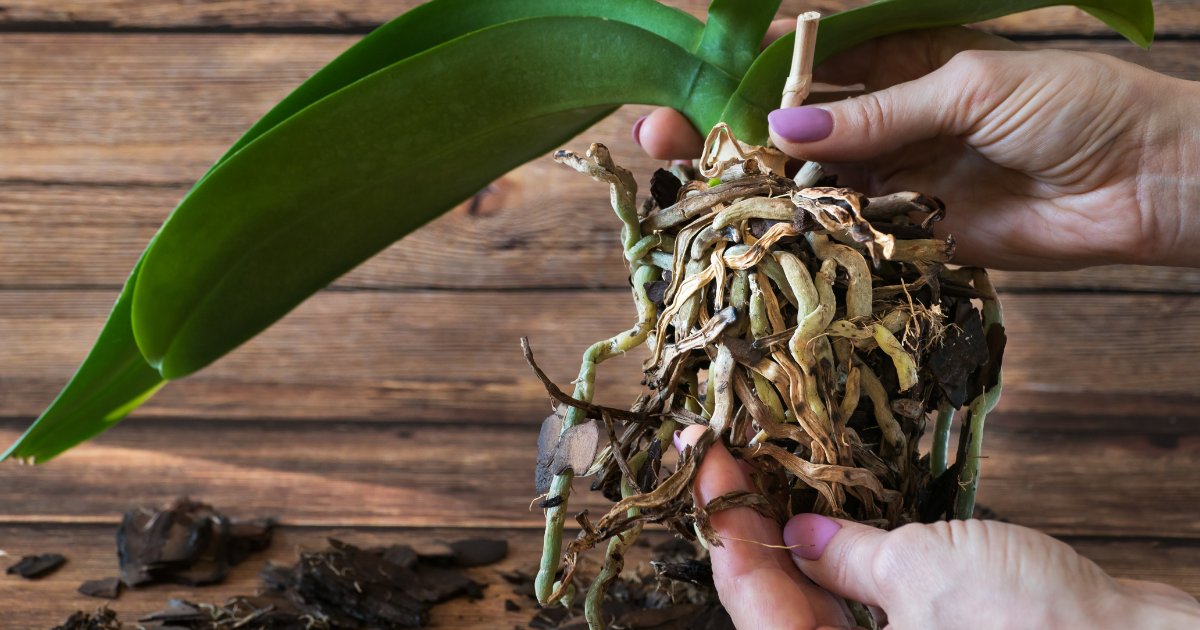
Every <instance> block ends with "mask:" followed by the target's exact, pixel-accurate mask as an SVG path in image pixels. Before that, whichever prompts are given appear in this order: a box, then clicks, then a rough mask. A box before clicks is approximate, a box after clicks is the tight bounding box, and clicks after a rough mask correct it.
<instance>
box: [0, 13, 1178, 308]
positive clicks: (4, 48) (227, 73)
mask: <svg viewBox="0 0 1200 630" xmlns="http://www.w3.org/2000/svg"><path fill="white" fill-rule="evenodd" d="M0 15H2V14H0ZM164 38H169V42H170V45H164V42H165V41H166V40H165V39H164ZM356 39H357V38H356V37H354V36H297V35H291V36H267V35H171V36H166V35H120V36H112V35H96V34H85V35H62V34H11V33H10V34H0V110H2V111H4V112H5V116H4V117H2V118H0V183H3V184H4V185H3V186H0V287H3V288H23V287H37V288H44V287H86V286H95V287H119V286H120V285H121V283H122V282H123V281H124V278H125V276H126V275H127V274H128V272H129V269H130V268H131V267H132V266H133V263H134V262H135V261H136V259H137V256H138V255H139V253H140V252H141V250H142V248H143V247H144V245H145V243H146V242H148V241H149V239H150V237H151V236H152V235H153V234H154V231H155V230H156V229H157V227H158V226H159V225H160V224H161V222H162V220H163V219H164V218H165V217H166V216H167V214H169V213H170V210H171V208H172V207H173V206H174V205H175V204H176V203H177V202H178V201H179V199H180V198H182V197H183V195H184V194H185V193H186V192H187V189H188V187H189V186H190V185H191V183H192V182H193V181H195V180H196V179H197V178H198V177H199V176H200V175H202V174H203V172H204V170H205V169H206V168H207V167H208V165H209V164H210V163H211V162H212V161H213V160H215V159H216V158H217V157H218V156H219V155H220V154H221V152H222V151H224V149H225V147H226V146H228V145H229V144H230V143H232V142H233V141H234V140H235V139H236V138H237V136H238V135H239V134H240V133H241V132H242V131H243V130H245V129H246V128H248V127H249V126H250V125H251V124H252V123H253V122H254V120H256V119H257V118H258V117H259V116H260V115H261V114H262V113H264V112H265V111H266V110H267V109H269V107H270V106H271V105H272V104H273V103H275V102H276V101H277V100H278V99H280V98H282V97H283V96H284V95H285V94H286V93H287V92H288V91H289V90H290V89H291V88H292V87H294V86H295V85H296V84H298V83H299V82H301V81H303V79H304V78H305V77H307V76H308V75H309V74H311V73H312V72H313V71H315V70H316V69H317V68H319V67H320V66H321V65H323V64H324V63H325V62H326V61H328V60H329V59H330V58H332V57H334V56H336V55H337V54H338V53H339V52H341V51H342V50H344V49H345V48H346V47H347V46H349V45H350V44H351V43H352V42H353V41H355V40H356ZM1031 45H1034V43H1031ZM1036 45H1040V46H1045V45H1052V46H1058V47H1064V48H1068V49H1072V50H1090V51H1100V52H1106V53H1110V54H1117V55H1122V56H1125V57H1126V58H1128V59H1130V60H1131V61H1134V62H1138V63H1142V64H1144V65H1147V66H1148V67H1151V68H1154V69H1156V70H1159V71H1163V72H1167V73H1169V74H1173V75H1176V76H1182V77H1190V78H1197V77H1200V61H1198V60H1200V55H1197V54H1196V51H1197V50H1200V45H1197V44H1194V43H1192V42H1164V43H1160V44H1159V45H1158V46H1156V48H1155V50H1154V51H1153V52H1152V53H1146V52H1144V51H1140V50H1138V49H1137V48H1136V47H1134V46H1132V45H1131V44H1128V43H1123V42H1118V41H1100V42H1096V41H1071V40H1064V41H1055V42H1038V43H1036ZM98 51H99V52H98ZM79 102H86V103H89V107H79V106H77V105H76V103H79ZM647 111H649V108H647V107H644V106H630V107H626V108H623V109H622V111H621V112H620V113H618V114H617V115H616V116H614V117H613V118H610V119H609V120H606V121H604V122H602V123H600V124H599V125H597V126H596V127H595V128H593V129H592V130H590V131H589V132H587V133H585V134H583V135H582V136H581V137H580V138H578V139H577V140H575V141H573V142H574V144H577V145H579V146H580V147H583V146H584V145H586V144H587V143H588V142H591V141H599V142H603V143H605V144H607V145H608V146H609V147H610V148H612V149H613V150H614V155H615V157H616V159H617V160H618V161H619V162H620V163H622V164H625V165H627V166H629V167H630V168H631V169H633V171H634V172H635V173H636V174H637V176H638V177H639V178H640V179H641V180H642V184H643V186H644V185H645V184H646V180H647V178H648V176H649V173H651V172H652V171H653V170H654V169H655V168H657V167H658V164H657V163H656V162H654V161H653V160H650V159H648V158H646V157H645V156H644V154H642V153H641V151H640V150H638V148H637V147H636V145H634V143H633V142H632V141H631V140H630V138H629V135H628V134H629V129H630V128H631V127H632V125H633V121H634V120H636V119H637V117H638V116H640V115H642V114H644V113H645V112H647ZM607 204H608V201H607V192H606V190H605V188H604V187H603V186H601V185H598V184H596V183H595V182H592V181H591V180H589V179H587V178H585V177H582V176H580V175H578V174H577V173H575V172H573V171H570V170H569V169H566V168H564V167H562V166H560V165H557V164H554V163H553V162H552V161H551V160H549V159H548V158H542V159H539V160H536V161H535V162H533V163H531V164H529V165H527V166H525V167H522V168H520V169H517V170H516V171H514V172H513V173H511V174H509V175H507V176H505V177H504V178H502V179H501V180H499V181H497V182H496V183H494V184H493V185H492V186H491V187H489V189H488V190H487V191H485V192H484V193H483V194H482V195H481V196H480V198H479V202H478V203H476V204H473V206H472V207H471V208H468V207H466V206H464V207H460V208H459V209H456V210H455V211H453V212H451V213H450V214H448V215H446V216H444V217H442V218H441V219H438V220H437V221H435V222H433V223H432V224H430V225H429V226H427V227H426V228H424V229H422V230H421V231H419V232H418V233H416V234H414V235H412V236H411V237H409V238H407V239H405V240H404V241H402V242H401V243H399V244H397V245H395V246H393V247H391V248H389V249H387V250H385V251H384V252H383V253H381V254H380V255H378V256H376V257H375V258H374V259H372V260H371V261H369V262H368V263H366V264H365V265H363V266H362V267H360V268H359V269H356V270H354V271H352V272H350V273H349V274H348V275H347V276H346V277H344V278H343V279H341V280H339V281H338V282H337V285H338V286H341V287H347V288H369V289H372V290H380V289H382V290H390V289H410V288H454V289H459V288H470V289H485V288H486V289H513V288H539V289H549V288H616V287H623V286H626V283H627V276H628V272H627V270H626V268H625V266H624V265H623V263H622V260H621V259H620V257H619V256H617V255H614V252H616V251H617V249H618V244H617V232H618V229H617V220H616V218H615V217H614V216H613V215H612V213H611V211H609V210H608V205H607ZM996 280H997V284H998V286H1000V287H1002V288H1012V289H1021V290H1037V289H1089V290H1096V289H1104V290H1122V291H1168V292H1191V293H1196V292H1200V272H1197V271H1195V270H1170V269H1160V268H1151V269H1146V268H1130V267H1111V268H1102V269H1090V270H1083V271H1076V272H1061V273H1052V274H1030V273H1002V272H1001V273H998V274H997V279H996Z"/></svg>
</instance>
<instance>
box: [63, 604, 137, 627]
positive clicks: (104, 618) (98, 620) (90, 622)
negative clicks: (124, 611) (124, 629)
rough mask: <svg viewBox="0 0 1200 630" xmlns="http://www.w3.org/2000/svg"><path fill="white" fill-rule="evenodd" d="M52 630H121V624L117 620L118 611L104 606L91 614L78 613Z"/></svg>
mask: <svg viewBox="0 0 1200 630" xmlns="http://www.w3.org/2000/svg"><path fill="white" fill-rule="evenodd" d="M51 630H121V622H120V621H119V620H118V619H117V611H115V610H109V608H108V605H104V606H101V607H100V608H97V609H96V610H95V611H93V612H90V613H89V612H84V611H82V610H81V611H79V612H76V613H75V614H73V615H71V616H70V617H67V620H66V621H64V622H63V624H62V625H61V626H54V628H52V629H51Z"/></svg>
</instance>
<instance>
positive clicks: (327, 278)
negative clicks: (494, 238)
mask: <svg viewBox="0 0 1200 630" xmlns="http://www.w3.org/2000/svg"><path fill="white" fill-rule="evenodd" d="M498 50H503V51H505V54H504V55H497V54H496V51H498ZM737 83H738V82H737V79H736V78H734V77H733V76H731V75H729V74H728V73H725V72H723V71H722V70H720V69H719V68H717V67H715V66H713V65H712V64H709V63H707V62H705V61H703V60H701V59H699V58H698V57H696V56H695V55H693V54H692V53H690V52H688V51H687V50H685V49H684V48H682V47H680V46H679V45H677V44H675V43H673V42H671V41H669V40H667V39H665V38H663V37H660V36H658V35H655V34H654V33H651V32H649V31H647V30H644V29H641V28H638V27H636V26H632V25H629V24H625V23H622V22H617V21H612V20H603V19H599V18H587V17H550V18H531V19H527V20H520V21H516V22H509V23H506V24H501V25H498V26H494V27H490V28H487V29H483V30H481V31H477V32H475V33H472V34H470V35H466V36H464V37H460V38H458V39H455V40H452V41H450V42H447V43H445V44H442V45H441V46H438V47H436V48H434V49H431V50H428V51H426V52H424V53H421V54H418V55H415V56H412V57H410V58H408V59H405V60H404V61H401V62H399V63H397V64H394V65H392V66H390V67H388V68H387V69H385V70H382V71H379V72H376V73H374V74H372V75H370V76H368V77H366V78H364V79H362V80H360V81H358V82H357V83H354V84H353V85H351V86H348V87H346V88H343V89H342V90H340V91H338V92H336V93H334V94H332V95H330V96H328V97H326V98H325V99H322V100H321V101H318V102H317V103H314V104H313V105H310V106H309V107H307V108H305V109H304V110H303V111H301V112H299V113H298V114H296V115H294V116H292V117H291V118H289V119H287V120H286V121H284V122H283V123H280V124H279V125H276V126H275V127H274V128H272V129H271V130H269V131H267V132H266V133H264V134H263V135H262V136H260V137H259V138H258V139H257V140H255V141H254V142H251V143H250V144H248V145H246V147H244V148H243V149H242V150H240V151H239V152H237V153H236V154H235V155H233V156H231V157H230V158H229V159H228V160H227V161H226V162H225V163H223V164H222V165H220V166H219V167H217V168H216V169H215V170H213V172H212V173H211V174H210V175H208V177H206V178H205V180H204V181H203V182H202V183H201V184H200V185H198V186H197V187H196V188H195V189H194V190H193V191H192V192H191V193H189V194H188V196H187V197H186V198H185V199H184V200H183V201H182V202H181V203H180V205H179V207H178V208H177V209H176V210H175V212H174V213H173V214H172V215H171V217H170V218H168V219H167V222H166V223H165V224H164V225H163V228H162V230H161V232H160V233H159V235H158V237H157V239H156V240H155V243H154V244H153V245H152V246H151V247H150V249H149V250H148V251H147V253H146V260H145V263H144V265H143V267H142V271H141V273H140V274H139V276H138V279H137V284H136V286H135V288H134V295H133V318H132V321H133V330H134V336H135V338H136V339H137V342H138V346H139V347H140V348H141V350H142V354H143V355H144V356H145V357H146V358H147V360H148V362H149V363H150V364H151V365H154V366H156V367H158V368H159V370H160V372H161V373H162V375H163V376H164V377H166V378H168V379H174V378H180V377H182V376H186V375H188V374H190V373H192V372H194V371H196V370H198V369H200V368H202V367H204V366H205V365H208V364H209V363H211V362H212V361H214V360H216V359H217V358H219V357H221V356H222V355H224V354H225V353H227V352H229V351H230V350H232V349H233V348H235V347H237V346H238V345H240V344H241V343H243V342H244V341H246V340H247V339H250V338H251V337H253V336H254V335H256V334H258V333H259V332H260V331H262V330H263V329H265V328H266V327H267V326H269V325H270V324H271V323H273V322H274V321H276V320H277V319H279V318H280V317H282V316H283V315H285V314H286V313H287V312H288V311H290V310H291V309H292V308H294V307H295V306H296V305H297V304H299V303H300V302H301V301H303V300H304V299H305V298H307V297H308V296H309V295H311V294H313V293H315V292H316V291H318V290H319V289H321V288H322V287H324V286H325V285H327V284H328V283H330V282H331V281H333V280H334V279H335V278H337V277H338V276H340V275H342V274H343V273H345V272H347V271H349V270H350V269H352V268H354V267H355V266H356V265H358V264H359V263H361V262H362V261H364V260H366V259H367V258H369V257H370V256H372V255H374V254H375V253H376V252H378V251H380V250H382V249H383V248H385V247H387V246H388V245H390V244H391V243H393V242H395V241H396V240H398V239H399V238H401V237H402V236H404V235H405V234H408V233H409V232H412V231H413V230H415V229H417V228H418V227H420V226H421V225H423V224H424V223H426V222H428V221H430V220H432V219H433V218H435V217H437V216H438V215H440V214H442V213H443V212H445V211H446V210H449V209H450V208H451V207H453V206H454V205H455V204H457V203H460V202H462V201H464V200H466V199H468V198H469V197H470V196H471V195H473V194H475V193H476V192H477V191H478V190H480V189H481V188H482V187H483V186H485V185H486V184H487V183H489V182H490V181H492V180H494V179H495V178H497V177H499V176H501V175H503V174H504V173H506V172H508V171H509V170H511V169H513V168H515V167H516V166H518V165H520V164H522V163H524V162H526V161H528V160H530V159H533V158H534V157H537V156H539V155H542V154H544V153H546V152H548V151H550V150H552V149H554V148H557V147H559V146H560V145H561V143H563V142H565V141H566V140H568V139H569V138H570V137H572V136H573V135H575V134H577V133H579V132H581V131H582V130H583V129H584V128H585V127H586V125H581V124H580V116H579V115H571V114H561V112H571V111H573V110H578V109H588V110H590V113H589V114H588V116H589V121H590V120H594V119H595V117H596V116H599V114H600V112H601V111H606V110H608V109H611V107H613V106H614V105H616V104H621V103H645V104H655V105H665V106H670V107H675V108H676V109H679V110H681V111H683V112H684V113H685V114H686V115H688V116H689V118H690V119H691V120H693V121H694V122H695V123H696V124H698V125H712V124H714V123H715V122H716V121H717V120H718V118H719V116H720V112H721V111H722V109H723V108H724V106H725V103H726V102H727V101H728V98H729V96H730V95H731V94H732V93H733V91H734V89H736V87H737ZM597 108H599V109H597ZM564 121H566V122H564Z"/></svg>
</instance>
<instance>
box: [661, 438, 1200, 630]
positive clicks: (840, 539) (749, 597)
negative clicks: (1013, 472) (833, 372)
mask: <svg viewBox="0 0 1200 630" xmlns="http://www.w3.org/2000/svg"><path fill="white" fill-rule="evenodd" d="M707 430H708V429H707V428H706V427H704V426H700V425H695V426H691V427H688V428H687V430H685V431H683V432H682V433H681V434H680V435H679V437H678V438H677V441H676V448H680V449H682V448H683V447H684V446H686V445H695V443H696V441H697V440H699V439H700V436H701V435H703V434H704V432H705V431H707ZM736 490H741V491H745V492H754V491H755V486H754V483H753V482H751V480H750V478H749V477H748V476H747V474H746V471H745V470H743V469H742V468H741V467H740V466H739V463H738V461H737V460H735V459H734V458H733V457H732V456H731V455H730V454H729V452H728V450H727V449H725V447H724V446H722V445H721V443H720V442H718V443H716V444H714V445H713V446H712V447H710V448H709V451H708V454H707V455H706V456H705V458H704V463H703V464H701V466H700V471H699V473H698V474H697V476H696V481H695V484H694V485H693V490H692V496H693V498H694V500H695V502H696V504H697V505H705V504H707V503H708V502H709V501H711V500H712V499H713V498H715V497H719V496H721V495H723V494H726V493H728V492H731V491H736ZM711 522H712V525H713V527H714V528H715V529H716V532H717V535H718V536H719V537H721V538H723V539H724V540H723V541H722V543H723V544H722V545H721V546H715V545H714V546H712V547H710V549H709V552H710V555H711V559H712V566H713V580H714V581H715V582H716V585H717V593H718V594H719V595H720V597H721V602H722V603H723V604H724V605H725V609H726V610H727V611H728V612H729V615H730V617H731V618H732V619H733V622H734V624H735V625H736V626H737V627H738V628H745V629H750V628H755V629H768V628H794V629H797V630H834V629H835V628H848V627H850V626H853V625H854V618H853V616H852V615H851V613H850V611H849V609H848V608H847V606H846V604H845V603H844V599H843V598H849V599H852V600H854V601H857V602H861V603H863V604H867V605H868V606H872V607H874V608H876V609H877V610H880V611H882V612H883V613H884V615H881V616H886V622H885V623H886V624H887V629H888V630H958V629H960V628H972V629H974V630H990V629H995V630H1010V629H1017V628H1020V629H1023V630H1024V629H1029V630H1041V629H1043V628H1044V629H1053V630H1071V629H1075V628H1081V629H1082V628H1087V629H1088V630H1130V629H1134V628H1136V629H1138V630H1168V629H1170V630H1175V629H1182V628H1198V627H1200V604H1197V603H1196V600H1195V599H1193V598H1192V597H1191V596H1189V595H1188V594H1186V593H1184V592H1183V591H1180V590H1179V589H1176V588H1174V587H1171V586H1168V585H1166V584H1157V583H1154V582H1143V581H1140V580H1116V579H1113V578H1111V577H1109V576H1108V575H1107V574H1106V573H1104V571H1103V570H1101V569H1100V567H1098V566H1096V564H1095V563H1094V562H1092V561H1091V560H1088V559H1087V558H1084V557H1082V556H1080V555H1079V554H1077V553H1075V550H1074V549H1072V548H1071V547H1070V546H1069V545H1067V544H1066V543H1064V542H1062V541H1059V540H1055V539H1053V538H1051V537H1049V536H1047V535H1045V534H1042V533H1040V532H1036V531H1034V530H1032V529H1027V528H1024V527H1018V526H1016V525H1009V524H1007V523H1000V522H997V521H978V520H969V521H950V522H938V523H932V524H929V525H923V524H920V523H912V524H909V525H905V526H903V527H900V528H898V529H895V530H893V531H890V532H885V531H883V530H880V529H876V528H874V527H869V526H867V525H862V524H859V523H853V522H850V521H843V520H834V519H831V518H826V517H824V516H820V515H818V514H798V515H796V516H794V517H792V519H791V520H790V521H788V523H787V525H786V526H785V527H783V528H782V530H781V529H780V527H779V524H778V523H777V522H775V521H774V520H770V519H767V518H764V517H763V516H762V515H760V514H759V513H758V512H756V511H755V510H753V509H751V508H747V507H739V508H732V509H728V510H722V511H720V512H717V513H715V514H713V515H712V517H711ZM789 549H790V553H789ZM797 569H799V570H798V571H797Z"/></svg>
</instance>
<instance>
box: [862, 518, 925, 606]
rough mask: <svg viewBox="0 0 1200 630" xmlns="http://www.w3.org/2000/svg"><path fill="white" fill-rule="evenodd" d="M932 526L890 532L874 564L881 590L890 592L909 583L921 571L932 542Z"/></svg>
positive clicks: (911, 525) (874, 577) (914, 524)
mask: <svg viewBox="0 0 1200 630" xmlns="http://www.w3.org/2000/svg"><path fill="white" fill-rule="evenodd" d="M930 534H931V528H930V526H928V525H922V524H919V523H913V524H909V525H905V526H903V527H901V528H899V529H896V530H894V531H892V532H891V533H889V534H888V535H887V536H886V537H885V538H884V539H883V543H882V544H881V545H880V546H879V550H878V553H877V554H876V556H875V558H874V560H873V562H872V563H871V567H870V568H871V579H872V580H873V581H874V583H875V584H876V585H878V586H879V588H881V589H884V590H888V589H895V588H897V586H899V585H902V584H905V583H907V581H908V580H910V579H911V578H912V576H913V574H914V572H916V571H919V570H920V568H919V566H918V563H919V562H920V561H921V559H922V558H923V557H924V556H925V552H926V550H928V548H929V545H930V541H931V535H930Z"/></svg>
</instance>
